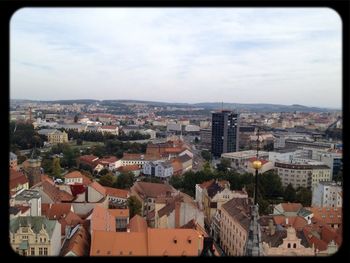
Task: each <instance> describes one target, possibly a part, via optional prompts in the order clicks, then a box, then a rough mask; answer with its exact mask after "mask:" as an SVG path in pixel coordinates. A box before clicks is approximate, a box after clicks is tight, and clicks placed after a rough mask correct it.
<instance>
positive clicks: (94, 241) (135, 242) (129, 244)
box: [90, 231, 148, 256]
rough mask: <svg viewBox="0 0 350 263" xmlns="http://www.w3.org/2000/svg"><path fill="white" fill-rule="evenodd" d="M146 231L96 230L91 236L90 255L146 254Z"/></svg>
mask: <svg viewBox="0 0 350 263" xmlns="http://www.w3.org/2000/svg"><path fill="white" fill-rule="evenodd" d="M147 254H148V253H147V237H146V233H145V232H138V233H135V232H134V233H131V232H130V233H128V232H107V231H94V233H93V235H92V237H91V248H90V256H145V255H147Z"/></svg>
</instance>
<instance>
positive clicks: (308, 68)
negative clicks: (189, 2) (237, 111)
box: [10, 8, 342, 108]
mask: <svg viewBox="0 0 350 263" xmlns="http://www.w3.org/2000/svg"><path fill="white" fill-rule="evenodd" d="M135 17H137V19H136V20H135ZM280 21H283V25H281V23H280ZM10 83H11V86H10V96H11V98H12V99H35V100H68V99H79V98H90V99H97V100H104V99H105V100H106V99H121V98H122V99H126V100H132V99H134V100H147V101H166V102H169V103H174V102H177V103H179V102H184V103H199V102H214V101H215V102H221V101H224V102H225V103H226V102H232V103H248V104H251V103H268V104H281V105H292V104H300V105H305V106H317V107H328V108H341V92H342V90H341V20H340V19H339V16H338V15H337V14H336V12H334V11H333V10H331V9H326V8H308V9H306V8H305V9H303V8H291V9H287V8H227V9H222V8H221V9H220V8H191V9H185V8H172V9H169V8H162V9H160V8H147V9H142V8H133V9H130V8H111V9H105V8H99V9H94V8H74V9H73V8H71V9H68V8H55V9H49V8H40V9H34V8H24V9H21V10H19V11H17V13H15V14H14V16H13V18H12V21H11V28H10ZM281 91H282V92H281ZM281 93H282V96H281ZM231 97H232V99H230V98H231Z"/></svg>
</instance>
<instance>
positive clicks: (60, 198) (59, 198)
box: [42, 181, 74, 202]
mask: <svg viewBox="0 0 350 263" xmlns="http://www.w3.org/2000/svg"><path fill="white" fill-rule="evenodd" d="M42 187H43V191H44V192H45V193H46V194H47V195H48V196H49V197H50V198H51V199H52V200H53V201H54V202H71V201H73V199H74V197H73V196H72V195H71V194H69V193H67V192H66V191H63V190H60V189H58V188H57V187H56V186H54V185H52V184H50V183H49V182H48V181H44V182H42Z"/></svg>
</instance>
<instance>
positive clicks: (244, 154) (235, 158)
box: [221, 150, 269, 172]
mask: <svg viewBox="0 0 350 263" xmlns="http://www.w3.org/2000/svg"><path fill="white" fill-rule="evenodd" d="M254 157H256V151H254V150H248V151H240V152H230V153H223V154H221V158H224V159H227V160H230V161H231V167H232V168H233V169H236V170H238V171H239V170H241V171H244V172H248V169H249V165H250V159H251V158H254ZM268 157H269V153H268V152H265V151H259V159H261V160H267V159H268Z"/></svg>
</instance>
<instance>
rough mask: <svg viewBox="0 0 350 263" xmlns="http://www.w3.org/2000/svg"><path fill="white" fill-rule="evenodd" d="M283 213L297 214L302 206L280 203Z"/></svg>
mask: <svg viewBox="0 0 350 263" xmlns="http://www.w3.org/2000/svg"><path fill="white" fill-rule="evenodd" d="M281 205H282V208H283V210H284V212H298V211H299V210H300V209H301V208H303V205H302V204H300V203H281Z"/></svg>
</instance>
